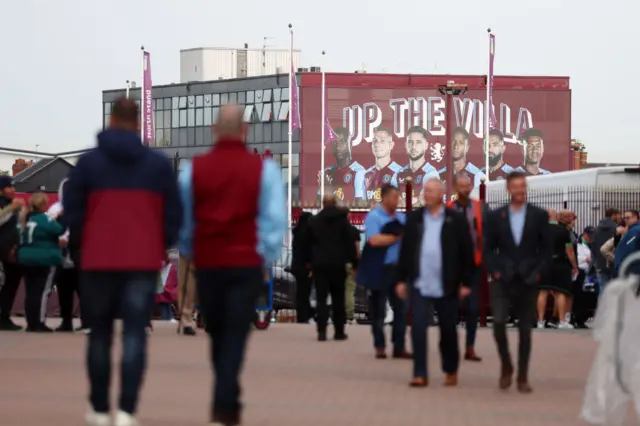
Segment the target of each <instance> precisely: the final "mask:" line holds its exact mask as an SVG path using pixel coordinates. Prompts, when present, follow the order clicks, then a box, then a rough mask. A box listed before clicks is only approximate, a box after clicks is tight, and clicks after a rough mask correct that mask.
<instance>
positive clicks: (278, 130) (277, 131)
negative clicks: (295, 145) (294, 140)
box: [271, 122, 284, 142]
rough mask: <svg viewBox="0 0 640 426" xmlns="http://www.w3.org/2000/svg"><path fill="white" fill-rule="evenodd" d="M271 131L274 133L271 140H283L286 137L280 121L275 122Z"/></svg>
mask: <svg viewBox="0 0 640 426" xmlns="http://www.w3.org/2000/svg"><path fill="white" fill-rule="evenodd" d="M271 133H272V138H271V140H272V141H273V142H281V141H283V140H284V138H283V137H282V126H281V125H280V123H278V122H276V123H273V127H272V130H271Z"/></svg>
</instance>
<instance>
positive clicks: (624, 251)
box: [613, 223, 640, 277]
mask: <svg viewBox="0 0 640 426" xmlns="http://www.w3.org/2000/svg"><path fill="white" fill-rule="evenodd" d="M639 250H640V223H634V224H633V225H631V226H630V227H629V230H628V231H627V232H626V234H624V236H623V237H622V238H621V239H620V242H619V243H618V245H617V246H616V251H615V255H614V256H615V258H614V266H613V274H614V276H616V277H617V276H618V272H619V271H620V265H622V262H624V260H625V259H626V258H627V257H628V256H629V255H630V254H632V253H635V252H637V251H639ZM627 274H636V275H640V262H635V263H633V264H631V265H630V266H629V270H628V271H627Z"/></svg>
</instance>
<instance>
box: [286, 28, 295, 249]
mask: <svg viewBox="0 0 640 426" xmlns="http://www.w3.org/2000/svg"><path fill="white" fill-rule="evenodd" d="M289 38H290V39H291V44H290V47H289V58H290V59H291V66H290V67H289V145H288V147H287V153H288V155H289V162H288V164H287V169H288V170H287V248H288V249H289V250H291V244H292V239H293V238H292V236H291V220H292V217H291V209H292V208H293V187H292V185H293V182H291V181H292V179H293V174H292V170H291V157H293V122H292V119H293V114H292V111H293V107H292V100H293V87H292V84H291V80H292V79H294V78H296V75H295V74H294V73H293V25H291V24H289Z"/></svg>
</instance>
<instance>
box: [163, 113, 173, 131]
mask: <svg viewBox="0 0 640 426" xmlns="http://www.w3.org/2000/svg"><path fill="white" fill-rule="evenodd" d="M162 113H163V114H164V120H163V124H164V128H165V129H168V128H170V127H171V110H170V109H168V110H166V111H162Z"/></svg>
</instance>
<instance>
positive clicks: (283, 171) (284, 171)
mask: <svg viewBox="0 0 640 426" xmlns="http://www.w3.org/2000/svg"><path fill="white" fill-rule="evenodd" d="M280 172H281V176H282V183H284V184H287V183H289V168H288V167H283V168H281V169H280Z"/></svg>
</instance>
